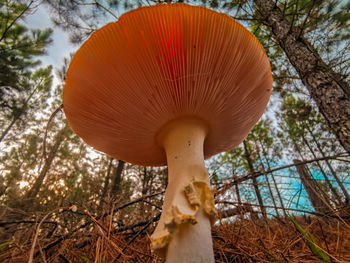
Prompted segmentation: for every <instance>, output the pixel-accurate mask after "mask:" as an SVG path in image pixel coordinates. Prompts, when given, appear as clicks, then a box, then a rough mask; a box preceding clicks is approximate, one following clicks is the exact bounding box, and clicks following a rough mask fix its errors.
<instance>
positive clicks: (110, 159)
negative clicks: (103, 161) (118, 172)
mask: <svg viewBox="0 0 350 263" xmlns="http://www.w3.org/2000/svg"><path fill="white" fill-rule="evenodd" d="M112 164H113V158H112V157H110V158H109V163H108V167H107V174H106V177H105V181H104V184H103V189H102V194H101V199H100V203H99V205H98V210H101V209H102V205H103V202H104V200H105V198H106V195H107V192H108V186H109V179H110V176H111V170H112Z"/></svg>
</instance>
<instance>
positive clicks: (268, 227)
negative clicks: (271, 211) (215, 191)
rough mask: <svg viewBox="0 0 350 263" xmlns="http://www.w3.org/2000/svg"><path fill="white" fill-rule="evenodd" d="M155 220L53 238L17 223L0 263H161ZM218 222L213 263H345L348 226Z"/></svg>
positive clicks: (102, 223)
mask: <svg viewBox="0 0 350 263" xmlns="http://www.w3.org/2000/svg"><path fill="white" fill-rule="evenodd" d="M158 218H159V216H155V217H154V218H153V219H150V220H146V221H140V222H137V223H136V224H132V225H127V226H123V227H119V228H114V227H111V224H110V222H107V221H108V220H110V219H108V217H106V218H105V219H107V220H99V219H96V218H94V217H91V220H86V221H83V222H82V221H79V223H77V224H76V225H75V226H74V227H71V229H70V230H69V231H67V230H65V231H63V232H62V231H61V232H60V234H59V235H58V234H55V233H54V232H57V231H58V230H57V225H55V224H54V223H53V222H54V221H53V218H50V220H49V219H48V218H46V219H45V218H43V219H42V220H41V221H42V224H37V223H36V224H30V222H29V221H30V220H27V221H25V220H23V222H21V223H18V224H16V227H17V230H16V234H15V236H14V239H13V240H12V241H10V242H7V243H0V262H15V263H21V262H63V263H66V262H83V263H84V262H85V263H86V262H88V263H89V262H99V263H100V262H164V261H163V260H162V259H160V258H158V257H157V255H155V254H154V253H152V252H151V249H150V238H149V237H150V234H151V233H152V231H153V229H154V226H155V225H156V221H157V220H158ZM223 221H224V220H223ZM223 221H217V223H216V224H215V225H214V226H213V229H212V236H213V243H214V252H215V258H216V262H306V263H307V262H334V263H336V262H350V225H349V222H345V221H344V220H343V219H340V218H331V219H330V218H327V219H326V218H324V217H316V216H312V217H309V216H308V217H304V216H297V217H296V218H295V222H293V220H291V219H290V218H282V217H280V218H277V217H275V218H269V219H267V220H266V219H262V218H255V219H243V218H240V217H237V218H236V219H235V221H230V222H228V221H227V220H226V222H223ZM49 222H52V223H49ZM50 224H52V225H53V227H52V226H49V225H50ZM12 226H13V224H12ZM1 227H4V224H3V225H1V224H0V228H1ZM7 229H9V226H7ZM39 229H40V230H39Z"/></svg>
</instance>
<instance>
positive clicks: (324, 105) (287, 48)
mask: <svg viewBox="0 0 350 263" xmlns="http://www.w3.org/2000/svg"><path fill="white" fill-rule="evenodd" d="M254 2H255V4H256V5H257V7H258V9H259V11H260V13H261V15H262V22H263V23H264V24H265V25H267V26H268V27H269V28H270V29H271V31H272V33H273V35H274V37H275V39H276V40H277V42H278V43H279V45H280V46H281V48H282V49H283V50H284V52H285V54H286V55H287V57H288V59H289V61H290V62H291V64H292V65H293V66H294V68H295V69H296V71H297V72H298V74H299V76H300V78H301V80H302V81H303V83H304V85H305V86H306V87H307V89H308V90H309V92H310V96H311V97H312V98H313V99H314V101H315V102H316V104H317V105H318V108H319V110H320V112H321V113H322V114H323V116H324V117H325V119H326V121H327V122H328V125H329V127H330V128H331V129H332V130H333V132H334V134H335V135H336V136H337V138H338V140H339V141H340V143H341V144H342V146H343V147H344V148H345V149H346V150H347V151H348V152H350V87H349V84H348V83H347V82H345V81H344V80H343V79H342V78H341V76H340V75H339V74H338V73H336V72H335V71H333V70H332V68H331V67H330V66H329V65H327V64H326V63H325V62H324V61H323V60H322V58H321V57H320V55H319V54H318V53H317V52H316V51H315V49H313V48H312V46H311V45H310V44H309V43H308V42H307V41H306V40H305V39H304V38H303V37H302V36H301V35H300V30H299V29H297V28H296V27H293V26H292V25H291V24H290V23H289V22H288V20H287V19H286V18H285V16H284V14H283V12H282V11H281V9H280V8H279V7H278V6H277V5H276V1H274V0H255V1H254Z"/></svg>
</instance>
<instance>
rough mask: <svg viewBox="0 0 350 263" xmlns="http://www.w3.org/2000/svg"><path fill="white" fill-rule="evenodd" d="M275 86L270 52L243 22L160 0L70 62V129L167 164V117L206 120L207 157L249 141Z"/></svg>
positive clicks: (128, 155)
mask: <svg viewBox="0 0 350 263" xmlns="http://www.w3.org/2000/svg"><path fill="white" fill-rule="evenodd" d="M271 88H272V76H271V70H270V64H269V62H268V59H267V56H266V54H265V52H264V50H263V48H262V46H261V45H260V43H259V42H258V41H257V39H256V38H255V37H254V36H253V35H252V34H251V33H250V32H249V31H248V30H246V29H245V28H244V27H243V26H242V25H240V24H239V23H237V22H236V21H234V20H233V19H231V18H230V17H228V16H226V15H224V14H220V13H217V12H215V11H212V10H209V9H206V8H204V7H198V6H190V5H187V4H162V5H155V6H149V7H142V8H139V9H136V10H133V11H130V12H128V13H126V14H124V15H123V16H121V17H120V19H119V20H118V21H117V22H114V23H110V24H108V25H106V26H104V27H103V28H101V29H99V30H97V31H96V32H95V33H93V34H92V36H91V37H90V38H89V39H88V40H87V41H86V42H85V43H84V44H83V46H82V47H81V48H80V49H79V50H78V51H77V53H76V54H75V56H74V58H73V60H72V63H71V65H70V67H69V69H68V72H67V76H66V84H65V87H64V92H63V104H64V111H65V114H66V116H67V120H68V122H69V124H70V125H71V127H72V129H73V130H74V131H75V132H76V133H77V134H78V135H79V136H80V137H82V138H83V140H84V141H85V142H87V143H88V144H89V145H91V146H93V147H94V148H96V149H97V150H100V151H103V152H105V153H107V154H109V155H111V156H113V157H115V158H117V159H122V160H125V161H128V162H131V163H134V164H140V165H164V164H166V155H165V152H164V150H163V149H162V147H160V146H159V145H158V144H157V140H156V137H157V135H158V134H159V133H160V132H161V130H162V128H163V127H165V126H167V124H168V123H170V122H171V121H173V120H176V119H180V118H183V117H186V118H189V117H190V118H196V119H200V120H201V121H203V122H204V123H205V124H206V125H207V127H208V134H207V137H206V140H205V144H204V155H205V157H206V158H208V157H210V156H212V155H214V154H217V153H219V152H222V151H227V150H230V149H232V148H234V147H236V146H237V145H238V144H240V143H241V142H242V140H243V139H244V138H245V137H246V136H247V134H248V133H249V131H250V130H251V128H252V127H253V126H254V124H255V123H256V122H257V121H258V119H259V118H260V117H261V115H262V113H263V111H264V109H265V107H266V104H267V102H268V100H269V97H270V93H271Z"/></svg>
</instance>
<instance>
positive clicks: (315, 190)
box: [293, 160, 333, 215]
mask: <svg viewBox="0 0 350 263" xmlns="http://www.w3.org/2000/svg"><path fill="white" fill-rule="evenodd" d="M293 162H294V163H295V164H296V168H297V170H298V173H299V176H300V179H301V182H302V184H303V185H304V187H305V190H306V192H307V194H308V196H309V200H310V202H311V204H312V206H313V207H314V209H315V211H317V212H318V213H320V214H324V215H331V214H332V213H333V212H332V210H331V209H330V203H329V200H328V199H327V197H326V196H322V194H321V191H320V188H319V186H318V183H317V181H316V180H315V179H314V178H313V177H312V175H311V174H310V173H309V171H308V169H307V166H306V165H305V164H300V163H302V161H300V160H293Z"/></svg>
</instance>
